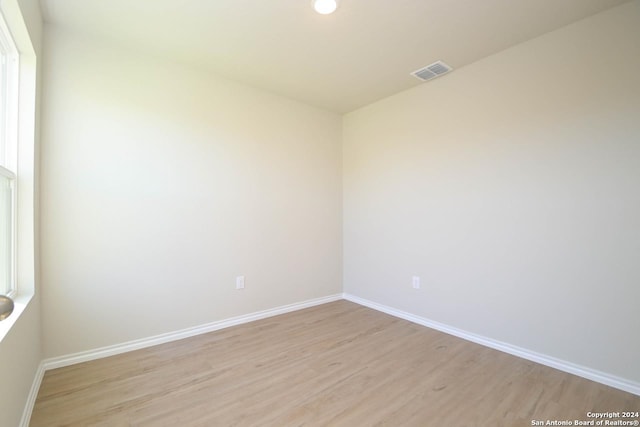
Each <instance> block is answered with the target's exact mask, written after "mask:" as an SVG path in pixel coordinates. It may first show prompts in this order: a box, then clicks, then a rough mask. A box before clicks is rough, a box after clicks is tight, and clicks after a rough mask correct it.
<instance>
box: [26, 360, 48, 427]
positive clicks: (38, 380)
mask: <svg viewBox="0 0 640 427" xmlns="http://www.w3.org/2000/svg"><path fill="white" fill-rule="evenodd" d="M44 372H45V368H44V362H40V365H38V370H37V371H36V374H35V376H34V378H33V384H31V390H29V396H27V403H25V405H24V409H23V411H22V419H21V420H20V427H29V422H30V421H31V414H32V413H33V407H34V405H35V404H36V398H37V397H38V391H39V390H40V384H42V378H44Z"/></svg>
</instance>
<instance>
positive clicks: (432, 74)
mask: <svg viewBox="0 0 640 427" xmlns="http://www.w3.org/2000/svg"><path fill="white" fill-rule="evenodd" d="M452 69H453V68H451V67H449V66H448V65H447V64H445V63H444V62H442V61H437V62H434V63H433V64H431V65H427V66H426V67H424V68H420V69H419V70H417V71H414V72H413V73H411V75H412V76H414V77H416V78H418V79H420V80H422V81H425V82H426V81H427V80H431V79H434V78H436V77H438V76H441V75H443V74H447V73H448V72H449V71H451V70H452Z"/></svg>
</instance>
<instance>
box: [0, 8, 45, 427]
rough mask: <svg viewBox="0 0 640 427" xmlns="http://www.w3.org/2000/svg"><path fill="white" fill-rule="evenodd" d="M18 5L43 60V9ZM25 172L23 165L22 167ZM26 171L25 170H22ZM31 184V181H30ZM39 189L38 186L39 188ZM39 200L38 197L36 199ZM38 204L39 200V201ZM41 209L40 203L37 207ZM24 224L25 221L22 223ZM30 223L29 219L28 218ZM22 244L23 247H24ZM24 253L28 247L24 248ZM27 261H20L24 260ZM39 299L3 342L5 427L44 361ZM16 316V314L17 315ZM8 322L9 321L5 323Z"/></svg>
mask: <svg viewBox="0 0 640 427" xmlns="http://www.w3.org/2000/svg"><path fill="white" fill-rule="evenodd" d="M18 5H19V7H20V9H21V12H22V16H23V18H24V20H25V23H26V25H27V30H28V32H29V36H30V38H31V43H32V44H33V47H34V49H35V53H36V57H37V61H39V59H40V57H41V36H42V17H41V14H40V6H39V3H38V1H37V0H19V1H18ZM40 70H41V69H40V67H39V66H38V67H37V72H38V76H39V75H40ZM39 95H40V94H39V91H38V93H37V95H36V98H37V101H36V137H35V149H36V156H37V150H38V146H39V138H38V128H39V124H38V123H39V121H38V113H37V111H38V109H39ZM21 168H22V165H21ZM32 168H33V165H30V167H27V168H26V169H28V172H31V169H32ZM21 170H22V169H21ZM27 181H28V180H27ZM36 182H37V168H36ZM20 185H21V190H20V191H21V193H20V194H21V195H30V196H32V195H33V190H34V188H33V187H34V183H33V182H25V181H21V184H20ZM36 187H37V185H36ZM36 197H37V196H36ZM36 200H37V199H36ZM36 200H34V199H31V200H21V201H20V203H21V204H22V205H24V206H27V207H28V208H29V209H31V210H33V206H29V205H31V204H32V203H36ZM36 206H37V203H36ZM25 217H29V218H28V220H29V221H30V222H33V218H32V217H31V215H25ZM21 221H22V219H21ZM25 221H26V218H25ZM36 221H37V207H36ZM21 227H24V228H23V231H26V232H27V234H28V235H29V236H31V235H32V233H33V231H34V230H33V229H34V224H33V223H31V224H25V223H24V222H23V223H21ZM37 229H38V227H37V224H35V233H36V234H35V237H34V238H35V240H36V242H37V239H38V235H37ZM21 244H22V243H21ZM26 246H29V249H31V248H32V245H26ZM20 249H21V250H24V249H25V248H24V247H21V248H20ZM25 258H28V259H29V260H32V259H33V258H32V256H31V255H27V256H26V257H25ZM22 259H23V258H20V259H19V262H21V261H20V260H22ZM37 262H38V253H37V244H36V253H35V277H36V279H37V278H38V268H37V265H38V264H37ZM19 268H20V269H21V270H20V271H21V273H20V283H19V286H21V287H22V288H28V290H29V291H31V288H32V287H33V286H34V283H33V281H34V279H33V276H34V272H33V271H31V272H29V273H25V274H23V271H26V270H27V269H32V268H33V267H31V266H29V265H27V266H24V265H20V266H19ZM23 276H27V277H28V282H29V283H23V280H22V279H23V278H24V277H23ZM35 282H36V283H35V285H36V286H35V295H34V297H33V298H31V300H30V302H29V304H28V305H27V307H26V308H25V309H24V311H23V312H22V313H21V314H20V317H19V318H18V319H17V320H16V322H15V324H14V325H13V326H12V328H11V330H10V331H9V332H8V334H7V335H6V336H5V337H4V339H3V340H2V341H0V396H1V398H0V418H1V421H0V424H2V425H3V426H4V425H6V426H17V425H19V424H20V420H21V417H22V413H23V410H24V407H25V404H26V401H27V398H28V395H29V391H30V390H31V385H32V383H33V380H34V377H35V374H36V371H37V369H38V365H39V364H40V362H41V360H42V349H41V318H40V298H39V292H38V291H39V286H37V285H38V284H39V282H38V280H36V281H35ZM14 315H15V313H14ZM5 322H8V320H5Z"/></svg>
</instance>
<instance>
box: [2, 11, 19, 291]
mask: <svg viewBox="0 0 640 427" xmlns="http://www.w3.org/2000/svg"><path fill="white" fill-rule="evenodd" d="M19 58H20V55H19V52H18V48H17V47H16V44H15V42H14V40H13V36H12V35H11V32H10V31H9V28H8V25H7V23H6V22H5V19H4V16H3V15H2V14H0V95H1V96H0V174H1V175H3V176H4V177H6V178H8V179H9V183H10V184H9V185H10V187H11V202H10V203H11V206H10V209H11V211H10V217H9V218H2V219H0V220H6V221H8V222H9V228H10V230H11V231H10V236H9V238H10V245H9V254H8V255H9V262H8V265H9V272H8V273H9V274H8V277H9V283H8V284H4V283H3V284H2V287H0V294H5V295H8V296H10V297H15V295H16V293H17V283H16V249H17V248H16V228H17V222H16V202H17V200H16V198H17V197H16V194H17V188H16V186H17V180H16V175H17V163H18V158H17V154H18V108H19V103H18V95H19V71H20V63H19ZM2 280H4V277H3V278H2Z"/></svg>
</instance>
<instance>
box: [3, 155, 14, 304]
mask: <svg viewBox="0 0 640 427" xmlns="http://www.w3.org/2000/svg"><path fill="white" fill-rule="evenodd" d="M0 175H2V176H4V177H5V178H7V179H8V180H9V186H10V189H11V202H10V203H11V208H10V214H9V215H10V218H7V221H8V222H9V224H10V226H9V228H10V229H11V231H10V236H9V239H10V244H9V247H10V249H9V254H8V255H9V262H8V264H9V274H8V276H9V283H8V285H5V286H3V288H0V295H7V296H9V297H11V298H13V297H15V295H16V292H17V289H16V228H17V224H16V176H15V174H14V173H13V172H11V171H10V170H8V169H6V168H5V167H2V166H0ZM2 280H4V277H3V278H2Z"/></svg>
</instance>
